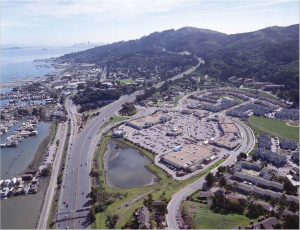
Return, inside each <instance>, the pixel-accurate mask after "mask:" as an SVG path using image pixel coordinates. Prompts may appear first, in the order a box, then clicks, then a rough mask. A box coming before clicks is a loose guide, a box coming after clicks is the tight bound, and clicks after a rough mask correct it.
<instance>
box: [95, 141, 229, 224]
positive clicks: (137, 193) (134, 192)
mask: <svg viewBox="0 0 300 230" xmlns="http://www.w3.org/2000/svg"><path fill="white" fill-rule="evenodd" d="M109 140H110V136H109V135H108V136H106V137H104V138H103V142H102V144H101V145H100V146H99V148H98V150H96V151H97V152H96V153H97V154H98V166H99V170H100V171H102V173H103V175H104V169H103V166H102V156H103V154H104V153H105V151H106V148H107V145H108V143H109ZM118 140H120V141H122V142H124V143H126V144H128V145H129V146H130V147H134V148H136V149H137V150H138V151H139V152H140V153H142V154H144V155H145V156H147V157H148V158H149V159H151V160H152V161H153V159H154V156H153V155H152V154H151V153H150V152H148V151H146V150H144V149H142V148H139V147H136V146H134V145H133V144H131V143H129V142H127V141H125V140H124V139H122V138H120V139H118ZM223 161H224V160H219V161H217V162H215V163H214V164H213V165H212V166H211V167H209V168H208V169H206V170H203V171H202V172H201V173H199V174H198V175H196V176H193V177H191V178H189V179H187V180H184V181H178V180H174V179H173V178H172V177H171V176H170V175H168V174H167V173H166V172H165V171H164V170H162V169H161V168H159V167H158V166H156V165H155V164H149V165H147V168H148V169H149V170H150V171H152V172H153V173H154V174H156V176H157V177H158V178H159V179H160V180H159V182H158V184H156V185H152V186H147V187H140V188H132V189H115V188H110V187H108V186H107V185H106V184H105V183H103V185H104V187H105V190H106V191H107V192H109V193H117V192H118V193H121V194H123V198H122V199H117V200H116V201H115V202H114V203H112V204H111V205H109V206H108V208H107V210H106V211H105V213H97V214H96V221H95V223H93V224H92V228H93V229H106V228H107V227H106V226H105V221H106V213H110V214H112V215H113V214H117V215H119V217H120V219H119V221H118V223H117V226H116V228H117V229H120V228H121V227H122V226H124V225H125V224H126V222H127V221H128V220H129V218H130V217H131V215H132V213H133V212H134V210H135V209H136V208H138V207H140V206H142V205H143V199H144V197H143V196H145V195H146V194H148V193H149V192H151V193H152V195H153V199H154V200H159V199H160V198H161V197H163V196H165V197H166V198H167V199H171V197H172V195H173V194H174V193H175V192H177V191H178V190H180V189H181V188H183V187H185V186H186V185H188V184H190V183H192V182H194V181H195V180H197V179H199V178H200V177H202V176H204V175H205V174H207V173H208V172H209V171H211V170H212V169H213V168H215V167H216V166H218V165H220V164H221V163H222V162H223ZM101 180H103V178H102V177H101ZM163 194H164V195H163Z"/></svg>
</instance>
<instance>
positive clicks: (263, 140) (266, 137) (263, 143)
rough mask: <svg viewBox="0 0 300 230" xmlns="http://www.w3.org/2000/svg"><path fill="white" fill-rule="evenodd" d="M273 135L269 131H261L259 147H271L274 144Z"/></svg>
mask: <svg viewBox="0 0 300 230" xmlns="http://www.w3.org/2000/svg"><path fill="white" fill-rule="evenodd" d="M271 137H272V136H271V135H270V134H268V133H260V134H259V140H258V147H259V148H266V149H271V146H272V142H271Z"/></svg>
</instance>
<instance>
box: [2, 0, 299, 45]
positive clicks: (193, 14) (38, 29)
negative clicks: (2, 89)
mask: <svg viewBox="0 0 300 230" xmlns="http://www.w3.org/2000/svg"><path fill="white" fill-rule="evenodd" d="M298 23H299V1H296V0H277V1H275V0H263V1H250V0H239V1H226V0H217V1H206V0H203V1H198V0H164V1H159V0H153V1H146V0H128V1H120V0H110V1H105V0H103V1H102V0H99V1H95V0H88V1H79V0H75V1H64V0H62V1H55V0H54V1H47V0H41V1H36V0H34V1H25V0H17V1H8V0H3V1H1V44H2V45H22V46H69V45H73V44H74V43H81V42H85V43H86V42H88V41H90V42H92V43H113V42H117V41H122V40H124V41H127V40H132V39H138V38H140V37H142V36H145V35H149V34H150V33H152V32H156V31H158V32H161V31H164V30H169V29H172V28H173V29H175V30H177V29H179V28H182V27H186V26H189V27H197V28H203V29H210V30H215V31H218V32H222V33H226V34H236V33H244V32H251V31H256V30H259V29H263V28H266V27H271V26H289V25H293V24H298Z"/></svg>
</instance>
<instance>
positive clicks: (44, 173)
mask: <svg viewBox="0 0 300 230" xmlns="http://www.w3.org/2000/svg"><path fill="white" fill-rule="evenodd" d="M50 172H51V169H50V167H46V168H43V169H42V171H41V176H49V175H50Z"/></svg>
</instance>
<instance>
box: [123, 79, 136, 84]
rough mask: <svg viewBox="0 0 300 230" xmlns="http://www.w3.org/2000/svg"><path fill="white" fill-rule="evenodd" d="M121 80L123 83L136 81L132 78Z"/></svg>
mask: <svg viewBox="0 0 300 230" xmlns="http://www.w3.org/2000/svg"><path fill="white" fill-rule="evenodd" d="M120 82H121V84H127V83H135V81H134V80H132V79H121V80H120Z"/></svg>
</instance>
